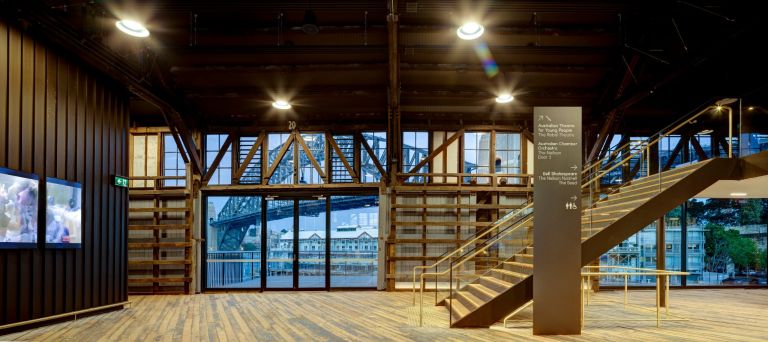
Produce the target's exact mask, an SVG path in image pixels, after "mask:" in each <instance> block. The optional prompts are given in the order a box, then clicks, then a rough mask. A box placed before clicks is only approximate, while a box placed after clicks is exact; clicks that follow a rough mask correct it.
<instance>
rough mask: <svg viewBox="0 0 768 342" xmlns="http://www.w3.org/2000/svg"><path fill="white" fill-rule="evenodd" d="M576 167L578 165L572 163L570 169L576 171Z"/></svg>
mask: <svg viewBox="0 0 768 342" xmlns="http://www.w3.org/2000/svg"><path fill="white" fill-rule="evenodd" d="M578 168H579V167H578V166H576V165H574V166H571V170H573V171H576V169H578Z"/></svg>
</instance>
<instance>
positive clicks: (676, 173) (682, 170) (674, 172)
mask: <svg viewBox="0 0 768 342" xmlns="http://www.w3.org/2000/svg"><path fill="white" fill-rule="evenodd" d="M694 166H695V167H694ZM699 166H700V165H696V164H691V165H686V166H684V167H679V168H675V169H671V170H667V171H664V172H662V173H661V179H662V180H664V179H671V178H678V179H679V178H682V177H685V176H687V175H688V174H690V173H691V172H693V171H696V170H697V169H698V168H699ZM658 180H659V174H653V175H650V176H646V177H643V178H637V179H633V180H632V181H630V183H629V184H628V185H627V186H630V185H644V184H648V183H651V182H657V181H658Z"/></svg>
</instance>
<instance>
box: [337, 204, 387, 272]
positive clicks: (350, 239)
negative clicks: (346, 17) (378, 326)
mask: <svg viewBox="0 0 768 342" xmlns="http://www.w3.org/2000/svg"><path fill="white" fill-rule="evenodd" d="M378 237H379V197H378V196H334V197H333V198H332V201H331V287H376V275H377V271H378V258H377V256H378Z"/></svg>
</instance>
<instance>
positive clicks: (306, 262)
mask: <svg viewBox="0 0 768 342" xmlns="http://www.w3.org/2000/svg"><path fill="white" fill-rule="evenodd" d="M205 203H206V208H205V212H206V217H205V222H206V228H205V235H206V236H205V238H206V248H205V265H206V270H205V274H206V282H205V284H206V288H211V289H214V288H219V289H221V288H261V287H262V286H265V288H267V289H300V288H328V287H337V288H361V287H365V288H367V287H375V286H376V282H377V276H378V252H379V246H378V226H379V212H378V205H379V197H378V196H376V195H372V196H331V197H326V196H320V195H317V196H302V197H300V198H292V197H273V196H266V197H262V196H205ZM329 207H330V211H329ZM262 208H266V213H265V214H266V215H262ZM262 227H264V228H262ZM329 233H330V240H328V236H329ZM262 251H263V252H264V253H263V254H262ZM329 260H330V263H329V262H328V261H329ZM263 261H265V262H263ZM328 270H330V272H328Z"/></svg>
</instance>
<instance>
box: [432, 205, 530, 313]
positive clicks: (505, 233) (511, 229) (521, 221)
mask: <svg viewBox="0 0 768 342" xmlns="http://www.w3.org/2000/svg"><path fill="white" fill-rule="evenodd" d="M520 212H522V209H521V210H520ZM531 220H533V209H532V208H531V211H530V212H528V214H526V215H525V216H523V217H521V218H519V219H518V220H517V221H516V222H515V223H514V224H512V225H510V226H509V227H507V228H505V229H504V230H502V231H500V232H497V234H496V235H495V236H494V237H492V239H494V240H493V241H491V242H490V243H488V244H486V245H483V246H479V247H478V246H475V248H473V249H472V250H470V251H469V252H467V253H465V254H464V255H462V256H460V258H462V261H461V262H459V263H457V264H456V265H454V264H453V262H451V266H450V267H448V269H446V270H444V271H442V272H427V273H422V274H421V275H420V277H419V326H422V318H423V311H424V308H423V307H424V278H426V277H427V276H435V277H438V276H441V275H446V274H449V273H451V272H452V271H453V269H454V268H456V267H459V266H461V265H463V264H464V262H466V261H467V260H468V259H469V258H472V257H474V256H476V255H477V254H479V253H480V252H483V251H485V250H486V249H488V248H490V247H491V246H493V245H494V243H496V242H498V241H500V240H501V239H502V238H504V237H506V236H508V235H509V234H512V233H513V232H515V231H517V230H518V229H519V228H520V227H523V226H524V225H525V224H526V223H528V222H530V221H531ZM528 246H530V244H527V245H526V246H525V247H524V248H527V247H528ZM478 248H479V249H478ZM472 251H474V252H472ZM469 253H474V254H472V255H471V256H466V255H467V254H469ZM449 281H450V282H451V285H452V284H453V279H450V280H449ZM435 291H437V289H435ZM450 291H452V287H451V288H450Z"/></svg>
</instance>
